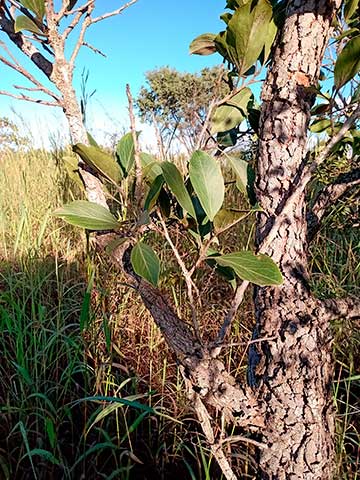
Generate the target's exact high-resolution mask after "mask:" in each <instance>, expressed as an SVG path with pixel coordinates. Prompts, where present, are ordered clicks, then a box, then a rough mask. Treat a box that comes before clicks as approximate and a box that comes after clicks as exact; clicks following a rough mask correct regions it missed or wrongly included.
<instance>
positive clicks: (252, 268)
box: [213, 250, 283, 286]
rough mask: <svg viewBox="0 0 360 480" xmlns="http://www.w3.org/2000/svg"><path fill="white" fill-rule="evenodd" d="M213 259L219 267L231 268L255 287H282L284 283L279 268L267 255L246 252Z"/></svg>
mask: <svg viewBox="0 0 360 480" xmlns="http://www.w3.org/2000/svg"><path fill="white" fill-rule="evenodd" d="M213 258H214V260H215V261H216V262H217V263H218V264H219V265H222V266H224V267H231V268H232V269H233V270H234V272H235V273H236V275H237V276H238V277H240V278H241V279H242V280H247V281H248V282H252V283H255V285H260V286H267V285H281V284H282V282H283V277H282V275H281V272H280V270H279V267H278V266H277V265H276V263H275V262H274V261H273V260H272V259H271V258H270V257H268V256H267V255H255V254H254V253H253V252H251V251H248V250H244V251H242V252H234V253H228V254H227V255H221V256H220V257H213Z"/></svg>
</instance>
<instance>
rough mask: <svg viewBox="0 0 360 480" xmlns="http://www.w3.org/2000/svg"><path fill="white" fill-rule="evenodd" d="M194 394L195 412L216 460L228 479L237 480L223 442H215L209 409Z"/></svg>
mask: <svg viewBox="0 0 360 480" xmlns="http://www.w3.org/2000/svg"><path fill="white" fill-rule="evenodd" d="M194 396H195V405H194V408H195V412H196V415H197V417H198V419H199V422H200V425H201V428H202V431H203V432H204V435H205V437H206V440H207V442H208V443H209V445H210V449H211V453H212V454H213V455H214V457H215V458H216V461H217V462H218V464H219V467H220V468H221V471H222V472H223V474H224V476H225V478H226V480H237V477H236V475H235V474H234V472H233V471H232V468H231V466H230V464H229V461H228V459H227V458H226V456H225V454H224V452H223V450H222V448H221V443H215V438H214V432H213V429H212V427H211V422H210V418H211V417H210V415H209V412H208V411H207V409H206V407H205V405H204V404H203V402H202V400H201V399H200V397H199V395H197V394H195V395H194Z"/></svg>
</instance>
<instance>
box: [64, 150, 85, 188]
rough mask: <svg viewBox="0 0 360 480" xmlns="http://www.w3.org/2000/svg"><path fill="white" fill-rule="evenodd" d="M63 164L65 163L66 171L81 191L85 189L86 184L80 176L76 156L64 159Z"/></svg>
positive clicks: (67, 156) (68, 156)
mask: <svg viewBox="0 0 360 480" xmlns="http://www.w3.org/2000/svg"><path fill="white" fill-rule="evenodd" d="M63 162H64V166H65V169H66V171H67V173H68V175H69V177H70V178H71V180H73V181H74V182H76V183H77V185H78V186H79V187H80V188H81V189H84V184H83V182H82V180H81V177H80V175H79V166H78V160H77V158H76V156H75V155H71V156H70V155H66V156H64V157H63Z"/></svg>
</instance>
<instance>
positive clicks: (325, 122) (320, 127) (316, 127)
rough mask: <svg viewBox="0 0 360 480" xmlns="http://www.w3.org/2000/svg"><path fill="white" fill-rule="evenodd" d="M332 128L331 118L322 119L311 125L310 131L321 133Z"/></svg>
mask: <svg viewBox="0 0 360 480" xmlns="http://www.w3.org/2000/svg"><path fill="white" fill-rule="evenodd" d="M330 126H331V120H330V119H329V118H322V119H320V120H316V121H315V122H314V123H312V124H311V125H310V131H311V132H313V133H320V132H323V131H324V130H326V129H327V128H329V127H330Z"/></svg>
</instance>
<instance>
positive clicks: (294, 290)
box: [249, 0, 340, 480]
mask: <svg viewBox="0 0 360 480" xmlns="http://www.w3.org/2000/svg"><path fill="white" fill-rule="evenodd" d="M339 4H340V2H339V1H336V2H329V1H325V0H322V1H315V0H309V1H301V2H300V1H297V0H293V1H289V2H288V6H287V15H286V21H285V25H284V27H283V30H282V35H281V36H280V38H279V40H278V43H277V46H276V49H275V52H274V57H273V62H272V65H271V67H270V69H269V71H268V75H267V79H266V81H265V84H264V88H263V93H262V100H263V105H262V113H261V125H260V142H259V157H258V165H257V168H258V171H257V173H258V178H257V198H258V201H259V203H260V205H261V207H262V208H263V209H264V211H265V214H261V215H260V216H259V218H258V224H257V235H256V240H257V244H258V245H260V244H261V241H262V240H263V239H264V237H265V236H266V233H267V231H268V230H269V227H270V226H271V223H272V222H273V218H274V216H276V214H277V212H278V211H279V210H280V209H281V206H282V205H283V203H284V201H285V200H286V198H287V197H288V196H289V194H290V193H291V191H290V188H291V182H292V181H293V179H294V178H295V177H296V176H297V175H299V173H300V172H301V168H302V165H303V160H304V157H305V154H306V138H307V129H308V124H309V119H310V108H311V105H312V103H313V97H312V95H311V94H309V93H308V90H307V88H306V87H309V86H315V85H316V84H317V80H318V76H319V71H320V65H321V62H322V58H323V55H324V51H325V48H326V45H327V42H328V39H329V34H330V28H331V20H332V18H333V16H334V13H335V11H336V8H338V7H339ZM306 234H307V222H306V204H305V194H302V195H300V196H299V197H298V198H297V200H296V202H293V205H292V208H291V209H290V211H289V213H288V214H287V215H286V217H285V218H284V220H283V221H282V223H281V225H280V226H279V228H278V231H277V235H276V237H275V238H274V240H273V242H272V243H271V246H269V248H268V250H267V252H266V253H267V254H268V255H270V256H271V257H272V258H273V260H274V261H275V262H277V263H278V265H279V266H280V268H281V270H282V273H283V276H284V283H283V285H282V286H281V287H279V288H258V289H256V292H255V309H256V320H257V324H256V329H255V332H254V337H257V336H259V337H268V336H269V337H272V336H276V337H277V340H276V341H273V342H271V343H268V344H264V345H262V344H258V345H257V344H254V345H253V346H252V348H251V354H250V363H249V381H250V383H251V385H252V386H253V388H254V390H255V392H256V395H257V398H258V401H259V402H260V403H263V404H264V405H265V415H264V428H263V429H262V439H261V441H262V442H264V443H266V444H267V445H268V446H269V448H268V449H267V450H263V451H261V452H260V473H259V477H260V478H262V479H274V480H275V479H276V480H288V479H291V480H295V479H299V480H300V479H308V480H310V479H311V480H320V479H321V480H329V479H330V478H332V471H333V458H334V413H333V406H332V399H331V381H332V374H333V371H332V359H331V335H330V329H329V322H328V317H327V316H326V315H321V314H320V313H321V312H322V310H321V308H320V306H319V302H318V301H316V300H315V299H314V298H313V297H312V296H311V293H310V291H309V289H308V282H307V279H308V273H307V239H306Z"/></svg>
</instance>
